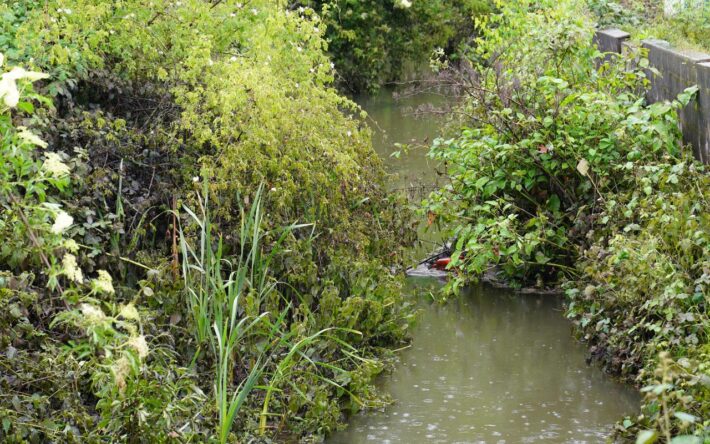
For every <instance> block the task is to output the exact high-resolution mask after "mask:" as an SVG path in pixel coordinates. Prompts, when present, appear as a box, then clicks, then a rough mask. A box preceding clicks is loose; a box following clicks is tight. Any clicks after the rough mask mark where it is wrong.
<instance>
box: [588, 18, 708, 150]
mask: <svg viewBox="0 0 710 444" xmlns="http://www.w3.org/2000/svg"><path fill="white" fill-rule="evenodd" d="M628 38H629V34H627V33H625V32H623V31H620V30H618V29H607V30H603V31H597V33H596V36H595V41H596V42H597V45H598V46H599V49H600V50H601V51H602V52H616V53H621V52H622V51H623V46H624V43H625V41H626V40H627V39H628ZM642 44H643V47H644V48H646V49H647V50H648V61H649V62H650V65H651V66H653V67H655V68H656V69H657V70H658V71H659V72H660V75H653V74H652V73H650V71H649V76H650V80H651V89H650V90H649V91H648V92H647V94H646V97H647V99H648V100H649V102H657V101H661V100H673V99H674V98H676V97H677V96H678V94H680V93H681V92H683V90H684V89H686V88H688V87H691V86H693V85H698V87H699V91H698V94H697V97H696V98H695V99H694V100H692V101H691V102H690V103H689V104H688V106H686V107H685V108H684V109H683V110H681V112H680V115H679V117H680V119H679V120H680V129H681V131H682V132H683V140H684V142H685V143H686V144H689V145H691V146H692V147H693V152H694V154H695V157H696V158H697V159H699V160H701V161H702V162H704V163H710V54H705V53H699V52H693V51H681V50H678V49H674V48H672V47H671V45H670V44H669V43H668V42H665V41H663V40H644V41H643V42H642Z"/></svg>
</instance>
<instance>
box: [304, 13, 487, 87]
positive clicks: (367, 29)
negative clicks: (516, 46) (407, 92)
mask: <svg viewBox="0 0 710 444" xmlns="http://www.w3.org/2000/svg"><path fill="white" fill-rule="evenodd" d="M300 4H302V5H303V6H308V7H311V8H314V9H315V10H316V11H318V13H319V14H320V16H321V20H322V23H323V25H324V26H325V38H326V40H327V41H328V52H329V53H330V54H331V56H332V58H333V61H334V63H335V68H336V70H337V72H338V74H339V75H340V76H341V80H342V82H341V83H342V84H343V85H344V86H345V87H346V88H347V89H349V90H350V91H353V92H362V91H369V92H374V91H376V90H377V89H378V88H379V87H380V85H381V84H382V83H383V82H389V81H396V80H401V79H402V77H403V76H404V75H405V74H407V71H409V70H412V68H416V67H417V65H418V64H423V63H425V62H426V61H427V60H428V57H429V56H430V55H431V53H432V51H434V50H435V49H436V48H442V49H446V50H447V51H448V53H450V54H454V53H456V52H457V51H458V49H459V47H458V46H459V45H462V44H464V45H465V43H467V42H468V40H469V39H470V38H471V35H472V33H473V19H474V18H475V17H480V16H483V15H485V14H487V13H489V12H490V11H491V10H492V9H493V5H492V2H490V1H488V0H427V1H422V0H413V1H406V0H388V1H377V0H367V1H357V2H353V1H347V0H301V1H300Z"/></svg>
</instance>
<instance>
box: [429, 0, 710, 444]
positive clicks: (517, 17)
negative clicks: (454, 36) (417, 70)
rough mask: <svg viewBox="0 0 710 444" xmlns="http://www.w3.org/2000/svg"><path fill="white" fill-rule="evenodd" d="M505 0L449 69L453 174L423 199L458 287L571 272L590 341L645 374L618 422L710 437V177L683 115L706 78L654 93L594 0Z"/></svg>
mask: <svg viewBox="0 0 710 444" xmlns="http://www.w3.org/2000/svg"><path fill="white" fill-rule="evenodd" d="M501 4H502V7H501V11H500V14H495V15H492V16H491V17H490V19H489V20H484V21H482V22H481V23H480V27H481V38H480V39H478V40H477V46H476V48H475V51H474V52H473V53H472V55H471V57H470V59H469V60H468V62H469V65H468V68H470V69H467V70H459V71H456V72H453V73H451V78H454V79H458V82H459V84H460V85H461V88H462V89H463V91H465V99H464V103H463V104H462V105H461V106H460V108H459V109H458V114H459V115H460V118H459V120H457V123H459V124H460V125H461V130H460V131H459V133H458V135H457V136H456V137H453V138H451V139H449V140H442V139H440V140H437V141H435V142H434V145H433V147H432V149H431V152H430V156H431V157H433V158H434V159H437V160H439V161H441V162H442V163H443V164H444V165H445V166H446V167H447V170H448V173H449V178H450V183H449V184H448V185H447V186H446V187H444V188H442V189H441V190H439V191H438V192H436V193H433V194H432V195H431V196H430V197H429V199H427V200H426V201H425V202H424V208H423V211H426V212H427V213H429V215H430V218H434V217H438V218H441V219H443V220H445V221H447V222H448V223H449V224H450V225H451V226H452V227H453V229H452V235H453V236H454V237H455V238H456V240H457V242H456V244H455V252H454V255H453V257H452V262H451V265H450V268H451V269H452V271H453V272H454V273H455V274H456V278H455V279H453V280H452V282H451V283H450V285H449V289H450V290H453V291H456V290H457V289H458V288H459V286H460V285H462V284H463V283H465V282H468V281H470V280H475V279H479V278H480V277H481V276H482V275H484V274H486V273H490V272H494V274H495V275H496V276H497V277H499V278H503V279H505V280H507V281H508V282H511V283H512V284H513V285H526V286H537V287H540V288H542V287H545V286H550V285H551V286H555V285H558V284H560V283H564V285H565V286H566V288H567V295H568V297H569V302H570V305H569V311H568V316H569V317H570V318H571V319H573V320H574V321H575V323H576V325H577V327H578V332H579V333H580V336H581V337H582V338H583V339H584V340H585V341H588V342H589V344H590V347H591V352H592V355H593V356H594V357H595V358H598V359H599V361H601V362H602V363H603V365H604V366H605V367H606V368H607V369H609V370H611V371H614V372H616V373H618V374H621V375H623V376H624V377H626V378H627V379H628V380H630V381H634V382H636V383H637V384H639V385H641V386H642V387H643V393H644V401H643V405H642V415H640V416H638V417H634V418H626V419H625V420H624V421H623V422H621V423H620V424H619V425H618V427H617V432H618V433H619V434H620V436H622V437H624V438H625V439H633V438H631V437H632V436H634V435H636V436H638V439H639V440H638V441H637V442H653V440H654V439H656V438H658V437H660V436H662V437H664V438H665V439H666V440H667V442H671V439H672V437H674V436H676V437H677V441H679V442H684V441H687V442H703V439H705V440H706V439H707V437H706V434H707V427H708V413H709V412H708V408H707V406H708V402H707V399H708V390H707V385H706V384H704V383H701V382H700V381H701V380H707V375H708V365H707V362H708V356H707V349H708V332H709V331H710V329H709V325H710V320H709V318H708V307H709V304H710V299H709V298H708V294H709V293H708V277H709V274H708V273H709V271H710V268H708V261H709V260H710V245H708V238H707V233H708V232H710V220H708V217H707V214H708V202H709V200H708V195H709V193H710V190H709V188H708V181H707V172H706V170H705V169H704V166H703V165H702V164H700V163H698V162H696V161H694V160H693V159H692V152H691V150H690V149H689V148H688V147H685V146H683V144H682V140H681V137H680V133H679V130H678V116H677V111H678V110H679V109H680V108H681V107H684V106H687V105H688V104H689V103H690V101H691V100H693V97H694V94H695V92H696V91H697V88H689V89H688V90H686V91H685V92H684V93H682V94H680V95H679V97H678V98H677V99H676V100H674V101H672V102H659V103H655V104H651V105H649V104H647V103H646V102H645V99H644V96H643V93H644V91H645V88H646V87H647V84H648V80H647V73H646V71H645V70H646V69H649V66H648V60H645V59H644V57H643V54H642V53H634V52H629V53H628V54H626V55H625V56H623V58H622V56H620V55H608V57H607V58H605V55H604V54H600V53H599V52H598V50H597V49H596V46H595V45H594V43H593V41H592V33H593V31H594V26H593V21H592V20H591V18H590V15H589V14H588V10H587V9H586V3H585V2H581V1H575V0H570V1H563V2H540V1H529V2H528V1H522V2H514V3H513V2H511V3H507V4H503V3H502V2H501ZM651 69H652V68H651ZM674 442H675V441H674Z"/></svg>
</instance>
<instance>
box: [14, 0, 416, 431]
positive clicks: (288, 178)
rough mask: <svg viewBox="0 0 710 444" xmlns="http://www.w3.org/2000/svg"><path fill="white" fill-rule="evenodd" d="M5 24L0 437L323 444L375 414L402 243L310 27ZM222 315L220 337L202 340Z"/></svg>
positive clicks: (162, 12) (217, 6) (98, 3)
mask: <svg viewBox="0 0 710 444" xmlns="http://www.w3.org/2000/svg"><path fill="white" fill-rule="evenodd" d="M0 16H1V17H2V18H3V20H2V23H1V24H0V53H2V54H3V59H4V65H3V67H7V72H6V73H5V74H3V75H2V80H0V85H1V87H0V97H2V98H3V100H4V105H3V106H0V111H1V114H0V134H1V135H2V139H0V144H1V145H0V153H1V154H2V156H1V157H0V176H1V177H2V179H3V181H2V186H1V187H0V208H1V211H0V234H1V235H2V238H3V239H5V240H6V242H4V243H3V245H2V247H0V270H1V274H0V312H1V313H2V314H0V333H1V334H0V338H1V339H0V387H1V389H0V417H1V418H2V427H0V440H1V441H3V442H24V441H32V442H37V441H54V442H59V441H62V442H64V441H77V442H98V441H103V440H105V439H107V437H108V436H110V437H111V438H110V439H111V440H117V441H121V440H126V441H130V440H133V441H136V440H137V439H138V440H139V441H140V440H142V441H144V442H162V441H168V440H177V439H179V440H180V441H182V442H187V441H191V440H194V441H199V442H202V441H205V440H208V439H212V438H215V439H219V440H220V441H222V442H224V441H226V440H230V441H231V440H235V439H237V438H236V437H237V436H247V435H249V434H255V433H259V434H262V435H266V436H275V435H277V434H279V433H282V430H284V429H286V428H287V429H288V430H290V433H293V434H295V435H300V434H311V433H316V434H322V433H326V432H327V431H329V430H331V429H333V428H334V427H335V426H336V425H337V424H338V422H339V421H340V416H341V415H340V414H341V410H342V409H345V408H348V409H357V408H360V407H362V406H366V405H370V404H372V403H373V402H375V401H376V400H377V399H378V398H377V396H376V394H375V392H374V390H373V388H372V387H371V385H370V381H371V378H372V377H373V375H374V374H376V373H377V372H378V371H380V370H381V369H382V363H381V361H379V360H378V358H380V357H381V356H382V355H383V353H384V352H385V351H386V350H387V349H388V348H391V347H393V346H394V345H397V344H399V343H401V341H403V340H404V338H405V336H406V329H407V326H408V324H409V320H410V317H411V311H410V310H409V309H408V307H407V305H406V303H404V302H403V301H402V300H401V293H400V292H399V291H398V289H399V287H400V280H399V278H397V277H394V276H393V275H392V273H391V270H392V269H397V268H398V267H399V266H400V264H401V263H402V261H403V256H402V251H403V246H404V245H406V244H407V243H408V242H411V240H412V239H413V230H412V228H411V225H410V223H409V222H408V221H409V218H408V214H407V212H406V211H404V210H403V209H402V206H401V205H400V200H399V198H398V197H396V196H388V195H387V194H386V193H385V191H384V187H383V178H384V175H383V169H382V166H381V163H380V161H379V159H378V158H377V157H376V155H375V153H374V152H373V150H372V148H371V145H370V134H369V130H368V129H367V128H366V127H365V126H364V125H363V123H362V121H361V120H360V116H359V114H360V111H359V109H358V108H357V107H356V106H355V105H354V104H353V103H352V102H350V101H348V100H346V99H344V98H342V97H341V96H340V95H339V94H338V93H337V91H336V90H335V89H333V88H332V87H331V83H332V81H333V80H334V71H333V69H332V67H331V63H330V60H329V58H328V57H327V55H326V53H325V47H326V43H325V40H324V37H323V34H324V32H325V26H324V25H323V23H322V22H321V20H320V19H319V18H318V16H317V15H316V14H315V13H314V11H313V10H311V9H309V8H303V9H300V10H290V9H288V7H287V5H286V3H285V2H274V1H271V0H253V1H250V2H237V1H232V0H224V1H215V2H207V1H204V0H187V1H185V0H183V1H180V2H175V1H167V0H158V1H152V2H144V1H140V0H122V1H107V0H50V1H44V0H41V1H40V0H37V1H18V2H3V3H2V5H0ZM19 67H25V68H27V69H30V68H31V69H33V70H35V71H39V72H42V73H45V74H46V76H45V75H40V74H37V73H33V72H31V71H20V69H21V68H19ZM3 72H4V71H3ZM45 77H46V78H45ZM31 82H35V88H34V90H36V91H38V93H34V92H33V90H32V89H31V86H30V83H31ZM257 189H262V190H263V192H261V193H259V197H258V199H257V198H256V197H255V194H256V191H257ZM207 201H209V208H207ZM255 202H259V204H258V208H259V212H258V213H253V212H251V208H254V207H255V206H256V205H257V204H256V203H255ZM188 209H190V211H188ZM193 210H194V212H192V213H191V211H193ZM257 214H258V215H260V216H259V217H258V218H257ZM249 215H251V216H249ZM192 216H195V217H192ZM249 217H251V219H249ZM247 219H249V220H251V221H252V222H251V223H250V224H247V222H245V221H246V220H247ZM254 220H258V222H257V223H254ZM297 223H300V224H297ZM207 226H209V227H210V228H208V229H207V228H205V227H207ZM245 226H249V227H252V231H253V236H245V235H243V232H244V229H245V228H244V227H245ZM284 227H290V228H287V229H285V228H284ZM180 233H182V236H181V235H180ZM240 233H242V234H240ZM181 237H182V241H183V242H180V240H181V239H180V238H181ZM205 239H211V240H210V241H209V242H205V241H204V240H205ZM200 242H201V243H200ZM181 243H182V246H183V247H184V248H183V249H181V248H179V246H178V245H179V244H181ZM247 243H248V245H247ZM190 245H192V246H195V249H194V251H200V252H201V253H200V254H197V256H196V257H197V258H198V259H200V262H189V265H188V266H187V267H186V268H185V269H184V270H183V269H181V267H179V265H180V263H183V264H185V263H186V262H185V261H187V259H188V258H187V257H188V256H189V255H190V254H191V253H190V252H188V248H189V247H188V246H190ZM213 250H214V251H213ZM190 251H192V250H190ZM245 251H249V252H250V253H249V254H248V255H247V253H245ZM213 254H214V256H213ZM247 256H248V257H247ZM213 257H219V258H220V259H219V260H217V261H216V262H214V261H213V262H210V261H208V260H207V259H205V258H213ZM267 258H268V259H267ZM247 259H248V260H247ZM262 261H263V263H262ZM218 265H219V266H218ZM240 270H241V271H240ZM246 270H249V273H247V274H248V279H247V278H244V279H243V280H242V281H239V282H241V284H240V285H239V286H235V285H234V282H235V281H234V279H236V277H235V276H241V274H240V273H242V272H243V273H246ZM232 272H233V273H232ZM234 273H236V274H234ZM180 274H184V276H183V278H184V279H183V278H181V277H180V276H179V275H180ZM224 289H233V291H234V292H236V293H233V292H232V290H230V292H229V294H227V295H225V294H224V292H223V291H226V290H224ZM235 294H238V295H241V297H238V298H236V299H235V298H234V295H235ZM201 295H202V296H204V295H207V296H205V298H203V299H200V297H201ZM225 298H227V299H225ZM225 300H229V301H230V305H229V307H223V306H219V303H218V302H215V301H225ZM190 301H192V302H195V301H197V302H200V301H201V302H202V304H203V305H201V306H200V305H199V304H198V305H194V304H192V302H190ZM235 301H236V302H235ZM197 302H196V303H197ZM195 307H197V308H200V307H201V308H203V309H204V311H200V310H199V309H196V308H195ZM227 308H229V310H230V311H229V313H230V314H231V315H232V322H231V323H229V322H227V323H225V324H224V326H225V330H223V331H224V332H227V333H228V335H230V336H229V341H224V339H226V338H224V337H222V336H220V335H219V334H217V336H210V337H211V338H212V339H213V340H212V341H207V340H206V339H205V336H204V335H199V334H197V335H196V334H195V333H196V332H197V331H202V330H200V328H199V325H198V324H199V323H200V322H202V324H203V325H207V331H208V333H207V335H208V336H209V335H211V332H212V330H213V329H212V324H213V323H214V325H215V326H216V325H218V324H219V322H220V319H222V318H220V316H222V315H219V313H222V312H223V310H226V309H227ZM200 316H203V317H202V318H200ZM237 318H238V319H242V320H250V319H252V320H257V319H258V324H255V325H254V328H252V329H247V328H244V329H242V330H239V329H238V328H237V325H236V323H235V321H234V319H237ZM250 322H251V321H250ZM220 325H222V324H220ZM239 325H240V326H244V327H246V325H248V323H247V324H243V323H242V322H240V323H239ZM331 327H333V328H336V330H332V331H328V332H327V334H325V333H324V329H325V328H331ZM215 330H216V327H215ZM247 332H248V333H247ZM203 333H204V331H203ZM232 335H234V336H232ZM218 339H219V340H218ZM232 339H234V341H232ZM287 358H288V359H287ZM227 366H231V367H229V369H228V368H227ZM255 369H258V371H256V370H255ZM227 370H229V371H227ZM252 375H256V376H254V377H253V378H252ZM240 384H241V385H240ZM247 386H248V388H252V387H253V386H260V387H265V386H268V387H269V391H268V393H269V395H268V396H266V397H265V396H264V393H263V391H260V390H254V391H252V392H251V394H249V390H246V388H247ZM226 392H229V393H235V396H236V394H242V393H243V394H244V395H245V396H246V398H245V399H244V400H242V398H241V395H240V397H235V398H233V399H232V401H229V399H231V398H228V397H227V396H224V397H222V395H224V394H225V393H226ZM247 395H248V396H247ZM230 396H231V395H230ZM209 398H213V399H215V400H216V401H217V402H216V403H215V402H205V401H206V400H207V399H209ZM227 404H228V405H229V406H234V407H235V408H236V407H239V408H241V410H240V413H239V414H238V415H236V418H235V419H234V421H235V422H234V425H235V426H234V428H232V421H231V419H229V418H234V415H232V413H231V412H232V410H230V414H229V415H226V414H223V413H225V412H226V410H223V407H225V405H227ZM229 408H230V409H231V408H232V407H229ZM257 410H258V411H257ZM228 419H229V420H228ZM257 422H258V424H257ZM230 431H233V433H232V434H231V435H230Z"/></svg>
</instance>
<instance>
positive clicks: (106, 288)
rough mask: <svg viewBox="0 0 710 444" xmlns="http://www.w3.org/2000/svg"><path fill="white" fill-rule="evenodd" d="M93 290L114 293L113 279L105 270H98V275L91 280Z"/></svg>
mask: <svg viewBox="0 0 710 444" xmlns="http://www.w3.org/2000/svg"><path fill="white" fill-rule="evenodd" d="M91 284H92V286H93V287H94V290H95V291H97V292H99V293H105V294H114V293H115V290H114V289H113V279H112V278H111V275H110V274H108V272H107V271H106V270H99V277H98V278H96V279H94V280H92V281H91Z"/></svg>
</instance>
